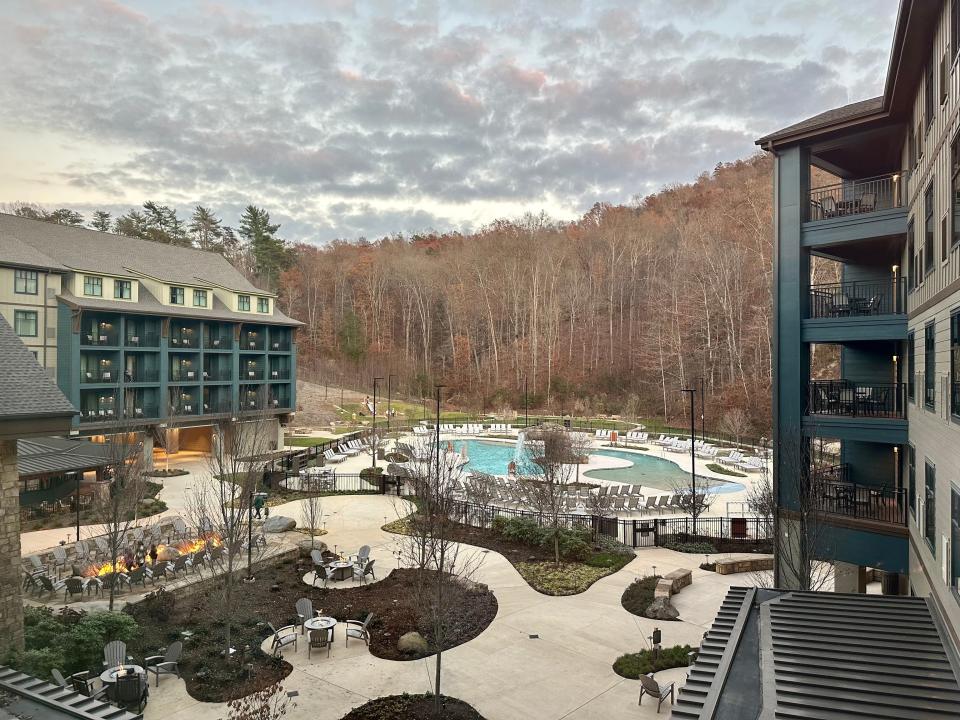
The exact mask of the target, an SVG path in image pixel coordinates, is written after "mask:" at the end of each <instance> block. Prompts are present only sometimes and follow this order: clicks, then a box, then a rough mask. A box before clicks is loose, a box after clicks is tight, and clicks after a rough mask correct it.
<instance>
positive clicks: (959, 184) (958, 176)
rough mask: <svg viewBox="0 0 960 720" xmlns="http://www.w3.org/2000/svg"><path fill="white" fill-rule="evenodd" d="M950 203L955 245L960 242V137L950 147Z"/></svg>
mask: <svg viewBox="0 0 960 720" xmlns="http://www.w3.org/2000/svg"><path fill="white" fill-rule="evenodd" d="M950 169H951V172H950V174H951V178H950V198H951V200H950V202H951V205H953V244H954V245H956V244H957V243H958V242H960V135H958V136H957V137H955V138H954V139H953V143H952V144H951V145H950Z"/></svg>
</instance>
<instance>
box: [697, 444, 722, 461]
mask: <svg viewBox="0 0 960 720" xmlns="http://www.w3.org/2000/svg"><path fill="white" fill-rule="evenodd" d="M716 455H717V449H716V448H715V447H714V446H713V445H705V446H704V447H702V448H701V449H699V450H697V457H698V458H704V459H706V460H710V459H712V458H714V457H716Z"/></svg>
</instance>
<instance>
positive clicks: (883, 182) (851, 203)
mask: <svg viewBox="0 0 960 720" xmlns="http://www.w3.org/2000/svg"><path fill="white" fill-rule="evenodd" d="M905 182H906V179H905V176H904V175H903V174H902V173H891V174H889V175H878V176H876V177H869V178H863V179H859V180H845V181H843V182H840V183H837V184H835V185H825V186H823V187H818V188H813V189H812V190H811V191H810V215H809V218H808V219H809V220H828V219H831V218H836V217H844V216H848V215H864V214H866V213H871V212H875V211H877V210H890V209H892V208H898V207H902V206H903V195H904V193H903V189H904V184H905Z"/></svg>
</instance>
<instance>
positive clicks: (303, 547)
mask: <svg viewBox="0 0 960 720" xmlns="http://www.w3.org/2000/svg"><path fill="white" fill-rule="evenodd" d="M297 548H298V549H299V551H300V557H303V558H308V557H310V551H311V550H319V551H320V552H325V551H326V550H327V544H326V543H325V542H323V541H322V540H320V539H318V538H314V539H313V547H310V539H309V538H308V539H306V540H301V541H300V542H298V543H297Z"/></svg>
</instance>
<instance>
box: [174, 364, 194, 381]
mask: <svg viewBox="0 0 960 720" xmlns="http://www.w3.org/2000/svg"><path fill="white" fill-rule="evenodd" d="M170 381H171V382H181V383H195V382H200V371H199V370H194V369H192V368H191V369H189V370H188V369H187V368H178V367H171V368H170Z"/></svg>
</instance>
